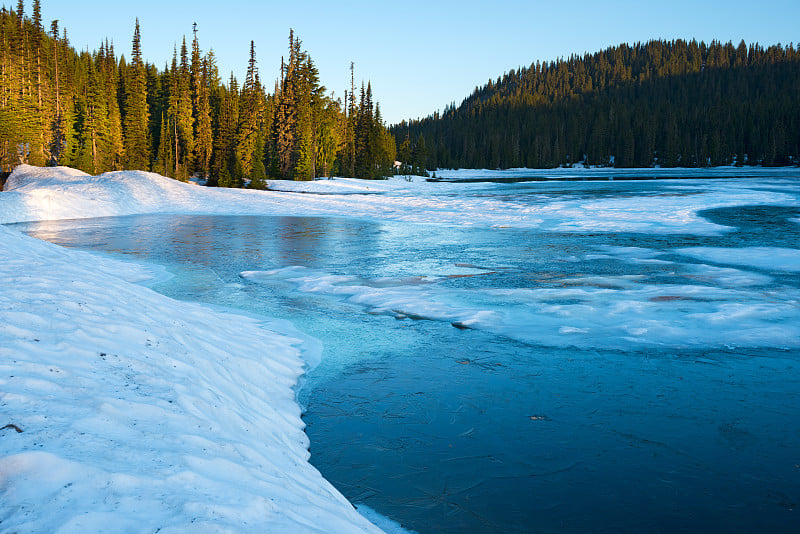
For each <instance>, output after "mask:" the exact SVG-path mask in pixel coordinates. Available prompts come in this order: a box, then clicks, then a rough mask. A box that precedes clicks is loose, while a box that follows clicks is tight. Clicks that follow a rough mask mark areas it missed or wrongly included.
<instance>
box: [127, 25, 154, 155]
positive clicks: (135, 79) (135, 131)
mask: <svg viewBox="0 0 800 534" xmlns="http://www.w3.org/2000/svg"><path fill="white" fill-rule="evenodd" d="M149 113H150V112H149V110H148V109H147V72H146V70H145V65H144V62H143V61H142V49H141V42H140V33H139V19H136V29H135V31H134V34H133V55H132V57H131V64H130V66H129V68H128V71H127V73H126V75H125V122H124V134H125V135H124V141H125V145H124V151H125V168H127V169H148V168H150V136H149V121H150V115H149Z"/></svg>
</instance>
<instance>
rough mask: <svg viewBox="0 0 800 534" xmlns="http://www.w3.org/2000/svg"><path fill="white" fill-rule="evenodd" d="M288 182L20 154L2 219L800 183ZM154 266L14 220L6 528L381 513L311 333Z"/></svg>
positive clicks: (615, 213) (582, 220)
mask: <svg viewBox="0 0 800 534" xmlns="http://www.w3.org/2000/svg"><path fill="white" fill-rule="evenodd" d="M765 176H767V177H769V176H770V174H769V173H765ZM270 186H271V187H272V188H273V189H276V190H280V191H269V192H257V191H243V190H221V189H207V188H203V187H198V186H194V185H189V184H182V183H179V182H176V181H174V180H171V179H168V178H164V177H161V176H158V175H155V174H152V173H144V172H117V173H108V174H105V175H102V176H98V177H92V176H88V175H86V174H84V173H81V172H79V171H75V170H72V169H66V168H55V169H52V168H48V169H40V168H34V167H28V166H20V167H18V168H17V169H16V170H15V172H14V173H13V174H12V176H11V177H10V178H9V180H8V183H7V184H6V188H5V191H4V192H2V193H0V224H5V223H13V222H21V221H36V220H55V219H68V218H85V217H99V216H115V215H129V214H143V213H207V214H268V215H269V214H275V215H326V216H341V217H344V216H347V217H357V218H365V219H375V220H382V219H390V220H398V221H409V222H414V223H430V222H434V223H437V224H453V225H456V224H458V225H480V226H498V227H503V226H514V227H541V228H548V229H553V230H560V231H625V230H636V231H647V232H653V233H666V234H668V233H678V232H691V233H699V234H703V233H717V232H720V231H723V230H724V228H723V227H720V226H717V225H715V224H713V223H711V222H709V221H707V220H705V219H703V218H701V217H699V216H698V215H697V212H698V211H699V210H702V209H708V208H713V207H724V206H735V205H747V204H794V203H795V202H796V200H795V197H794V196H792V195H789V194H783V193H781V192H780V191H779V188H773V189H771V190H766V189H763V188H760V187H754V186H753V184H752V183H742V184H737V183H731V181H725V183H724V184H722V183H721V182H719V181H711V182H709V183H708V184H707V185H704V186H703V192H702V193H700V194H695V193H693V194H687V195H683V194H681V189H680V188H681V187H682V185H681V184H680V183H677V185H676V190H675V195H669V196H658V197H642V198H639V199H637V201H636V202H630V201H626V200H624V199H619V198H609V199H592V200H585V199H575V200H570V199H565V198H559V199H558V200H557V201H553V202H548V201H543V202H542V203H541V204H540V205H537V206H530V205H522V204H517V203H515V202H510V201H498V200H497V199H493V198H477V197H472V196H465V195H457V194H450V193H452V192H458V191H463V190H465V189H467V190H468V189H469V188H470V187H475V186H473V185H471V184H429V183H426V182H424V181H417V182H413V183H411V182H406V181H405V180H402V179H395V180H389V181H381V182H363V181H358V180H346V179H337V180H330V181H328V180H326V181H319V182H312V183H299V184H296V183H291V182H271V183H270ZM376 192H378V193H381V194H373V193H376ZM308 193H318V194H308ZM353 195H357V198H354V196H353ZM700 252H703V253H707V251H700ZM698 253H699V252H698ZM790 260H791V261H794V259H793V258H788V260H787V261H790ZM150 276H152V273H149V272H148V271H147V270H146V269H144V268H143V267H140V266H138V265H136V264H132V263H125V262H119V261H115V260H109V259H103V258H99V257H98V256H94V255H90V254H85V253H82V252H77V251H71V250H66V249H62V248H59V247H56V246H54V245H51V244H48V243H43V242H40V241H38V240H35V239H32V238H29V237H26V236H23V235H21V234H20V233H18V232H16V231H14V230H12V229H10V228H7V227H3V226H0V427H3V426H5V425H14V426H9V427H7V428H4V429H3V430H2V431H0V526H2V531H8V532H64V533H67V532H156V531H158V532H186V531H191V532H378V531H379V529H377V528H376V527H375V526H374V525H372V524H370V523H369V522H368V521H367V520H365V519H364V518H363V517H362V516H360V515H359V514H358V513H357V512H356V511H355V510H354V509H353V507H352V506H351V505H350V504H349V503H348V502H347V501H346V500H345V499H344V498H343V497H342V496H341V495H340V494H339V492H338V491H337V490H336V489H335V488H333V487H332V486H331V485H330V484H328V483H327V482H326V481H325V480H324V479H323V478H322V477H321V476H320V474H319V473H318V472H317V471H316V469H314V468H313V467H312V466H311V465H310V464H309V463H308V452H307V446H308V441H307V438H306V437H305V435H304V433H303V423H302V421H301V419H300V408H299V406H298V405H297V402H296V398H295V391H294V389H293V388H294V387H295V386H296V384H297V380H298V378H299V376H300V375H301V374H302V373H303V370H304V360H303V357H304V354H302V350H308V347H309V344H308V343H303V339H302V336H301V334H299V333H298V332H295V331H293V329H292V327H291V325H288V324H284V323H279V322H269V320H267V319H264V318H254V317H247V316H243V315H241V314H236V313H232V312H229V311H225V310H219V309H215V308H211V307H208V306H203V305H199V304H192V303H185V302H178V301H175V300H171V299H169V298H167V297H164V296H162V295H159V294H157V293H155V292H153V291H151V290H149V289H147V288H145V287H142V286H141V285H138V282H142V281H144V280H146V279H147V278H148V277H150ZM17 428H18V429H20V430H22V432H17V430H16V429H17Z"/></svg>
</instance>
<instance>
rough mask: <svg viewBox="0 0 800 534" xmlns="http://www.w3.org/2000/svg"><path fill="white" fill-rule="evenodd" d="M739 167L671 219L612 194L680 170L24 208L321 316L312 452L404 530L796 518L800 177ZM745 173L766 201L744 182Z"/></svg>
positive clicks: (208, 296) (296, 315)
mask: <svg viewBox="0 0 800 534" xmlns="http://www.w3.org/2000/svg"><path fill="white" fill-rule="evenodd" d="M748 180H749V179H747V180H739V181H736V180H731V181H728V182H724V183H719V184H716V185H714V194H715V195H716V196H715V197H714V198H716V199H721V200H720V201H719V203H718V204H715V205H714V206H712V209H709V210H707V211H704V212H701V213H700V215H701V219H702V220H701V221H699V222H698V223H697V224H696V225H685V228H684V231H682V232H676V231H675V230H674V227H673V226H670V224H671V223H669V221H668V218H669V217H670V216H671V215H672V214H671V213H666V212H665V213H661V214H659V213H656V214H652V213H650V214H647V213H643V214H642V218H646V217H650V218H649V219H648V220H647V224H645V225H642V226H640V225H639V223H640V222H641V221H639V220H637V219H635V218H630V216H629V214H626V213H623V214H622V215H620V214H619V212H614V210H615V209H616V208H615V206H630V205H641V206H648V205H652V203H653V202H654V201H656V200H659V201H660V200H662V199H667V200H669V201H670V202H674V206H676V208H675V211H676V212H677V211H680V207H681V205H682V204H681V202H682V199H685V198H690V197H692V196H694V195H698V194H705V193H706V191H707V189H706V187H705V186H704V185H700V183H699V182H696V181H648V182H617V181H615V182H585V183H583V182H575V183H563V182H552V183H531V184H525V183H522V184H478V185H475V184H470V186H469V188H467V189H463V190H453V189H443V190H442V192H441V193H435V192H434V193H428V194H429V195H430V198H429V200H430V201H431V202H435V201H436V200H437V195H438V196H440V197H441V198H444V197H448V198H450V199H452V197H458V198H459V199H461V198H463V199H464V202H465V203H469V202H475V203H477V202H482V201H483V200H485V199H487V198H488V199H490V200H491V201H492V202H495V203H498V204H503V203H506V204H514V205H518V206H519V209H520V210H525V209H527V208H529V207H530V208H544V207H550V206H559V205H560V206H562V207H563V208H562V210H561V211H560V212H559V213H558V214H557V215H552V216H551V217H550V219H546V220H545V222H544V223H543V224H542V225H541V227H539V228H529V229H520V228H503V227H485V226H482V225H481V224H480V223H481V221H479V220H478V221H475V224H474V225H473V226H470V227H464V226H461V227H458V226H447V225H440V224H424V225H423V224H413V223H407V222H374V221H366V220H357V219H347V218H332V217H273V216H200V215H146V216H129V217H111V218H98V219H89V220H72V221H54V222H41V223H32V224H25V225H17V227H18V228H21V229H24V230H25V231H26V232H27V233H29V234H31V235H34V236H36V237H39V238H43V239H46V240H49V241H52V242H55V243H58V244H62V245H65V246H69V247H77V248H84V249H90V250H95V251H99V252H104V253H113V254H123V255H134V256H135V257H137V258H139V259H142V260H144V261H148V262H155V263H159V264H161V265H164V266H166V268H167V269H168V270H169V271H170V272H171V273H172V274H173V275H174V276H173V277H172V278H170V279H169V280H166V281H160V282H158V283H157V284H156V285H155V286H154V288H155V289H157V290H158V291H160V292H162V293H165V294H167V295H169V296H173V297H177V298H180V299H185V300H196V301H202V302H208V303H213V304H217V305H222V306H227V307H234V308H239V309H244V310H247V311H248V312H252V313H257V314H263V315H269V316H272V317H279V318H287V319H290V320H291V321H292V322H293V323H294V324H295V325H296V326H297V327H298V328H299V329H300V330H302V331H304V332H306V333H308V334H310V335H311V336H313V337H314V338H316V339H318V340H320V341H321V342H322V345H323V347H324V349H323V353H322V360H321V363H320V364H319V365H318V366H317V367H316V368H315V369H314V370H313V371H312V372H311V373H309V375H308V377H307V379H306V382H305V384H304V387H303V389H302V390H301V391H300V399H301V401H302V402H303V404H304V405H305V406H306V408H307V412H306V415H305V421H306V423H307V425H308V427H307V433H308V435H309V437H310V439H311V452H312V463H313V464H314V465H315V466H316V467H317V468H318V469H319V470H320V471H321V472H322V474H323V475H324V476H325V477H326V478H327V479H328V480H330V481H331V482H332V483H333V484H334V485H335V486H337V488H339V489H340V490H341V491H342V493H344V494H345V496H347V497H348V498H349V499H350V500H351V501H353V502H354V503H356V504H361V503H363V504H366V505H367V506H369V507H371V508H373V509H375V510H377V511H378V512H380V513H382V514H385V515H387V516H389V517H391V518H393V519H395V520H397V521H400V522H401V523H403V525H404V526H406V527H408V528H410V529H413V530H417V531H419V532H530V531H537V532H538V531H543V532H548V531H553V532H583V531H586V530H591V531H601V532H620V531H664V532H671V531H678V530H692V531H701V530H709V531H742V532H747V531H784V532H794V531H797V530H798V529H800V519H799V518H798V509H797V507H798V504H800V403H798V402H797V400H796V398H795V397H796V395H797V391H798V390H800V360H799V359H798V356H800V250H798V243H800V223H799V222H798V221H800V208H798V206H800V182H798V181H797V179H796V178H795V179H780V178H777V179H771V180H768V181H766V183H764V184H763V185H762V184H760V183H754V182H753V181H748ZM742 184H744V185H745V186H747V188H748V191H752V190H754V189H755V190H763V191H765V192H767V193H770V194H771V195H772V197H771V198H775V195H779V197H780V198H782V199H783V201H781V202H775V201H774V200H773V201H772V202H770V203H768V204H759V203H758V202H757V198H758V197H757V196H753V195H749V196H747V197H746V198H748V199H752V198H756V201H751V200H748V201H747V202H745V204H746V205H737V201H736V200H735V198H736V197H737V195H740V194H741V187H742ZM728 188H729V190H728ZM385 194H386V195H390V194H395V193H385ZM404 194H409V193H397V195H398V196H402V195H404ZM726 198H733V199H734V200H733V201H730V202H726V201H725V199H726ZM595 201H596V202H597V203H598V206H601V208H602V209H600V208H598V210H597V211H595V212H591V211H589V210H587V209H586V208H585V207H586V206H591V203H592V202H595ZM740 203H741V202H740ZM573 205H580V206H583V207H584V208H583V211H580V212H579V211H577V210H575V213H574V217H575V220H576V221H579V222H580V224H579V225H577V226H571V223H572V221H571V220H570V216H571V213H572V212H571V211H570V210H571V209H572V208H571V207H570V206H573ZM720 205H721V206H722V207H719V206H720ZM620 211H621V210H620ZM606 212H613V213H612V216H614V217H618V220H620V221H624V224H622V223H620V224H618V228H617V229H616V230H614V229H613V228H612V229H609V228H608V226H607V225H606V226H603V225H602V224H600V223H601V222H602V221H600V220H598V221H597V222H598V226H597V228H596V229H592V219H591V217H587V213H590V214H591V213H595V214H597V216H598V217H602V216H603V214H604V213H606ZM487 217H488V214H487ZM681 220H685V218H683V219H681ZM663 221H666V222H667V224H661V223H662V222H663ZM495 226H496V225H495ZM665 228H666V230H665ZM316 350H317V348H316V347H312V346H309V347H308V352H309V358H313V357H315V356H316V354H315V352H316Z"/></svg>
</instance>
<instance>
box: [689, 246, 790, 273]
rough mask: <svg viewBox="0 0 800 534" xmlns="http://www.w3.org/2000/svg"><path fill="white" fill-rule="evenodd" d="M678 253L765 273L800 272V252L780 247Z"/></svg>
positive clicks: (693, 250) (698, 248)
mask: <svg viewBox="0 0 800 534" xmlns="http://www.w3.org/2000/svg"><path fill="white" fill-rule="evenodd" d="M676 252H678V253H680V254H683V255H684V256H690V257H692V258H697V259H699V260H703V261H712V262H715V263H724V264H730V265H744V266H747V267H755V268H757V269H763V270H765V271H790V272H798V271H800V250H797V249H792V248H778V247H744V248H721V247H692V248H681V249H677V250H676Z"/></svg>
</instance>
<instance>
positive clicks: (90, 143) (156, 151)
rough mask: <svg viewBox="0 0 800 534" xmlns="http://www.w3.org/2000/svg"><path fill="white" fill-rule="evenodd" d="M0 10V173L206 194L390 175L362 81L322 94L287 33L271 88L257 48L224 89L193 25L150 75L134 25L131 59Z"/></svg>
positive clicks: (388, 148)
mask: <svg viewBox="0 0 800 534" xmlns="http://www.w3.org/2000/svg"><path fill="white" fill-rule="evenodd" d="M24 10H25V6H24V3H23V1H22V0H20V1H19V2H18V4H17V8H16V10H14V9H7V8H6V7H5V6H4V7H3V8H2V11H0V170H2V171H9V170H11V168H13V166H15V165H17V164H19V163H29V164H32V165H40V166H43V165H67V166H70V167H75V168H78V169H81V170H83V171H85V172H88V173H90V174H100V173H103V172H106V171H113V170H123V169H124V170H147V171H153V172H157V173H159V174H162V175H165V176H169V177H172V178H176V179H179V180H184V181H185V180H187V179H189V178H190V177H199V178H203V179H205V180H207V181H208V184H209V185H219V186H223V187H242V186H244V185H247V186H249V187H252V188H264V187H266V179H267V178H279V179H290V180H312V179H314V178H317V177H323V176H332V175H340V176H353V177H359V178H368V179H375V178H379V177H382V176H385V175H387V174H390V173H391V169H392V165H393V164H394V161H395V146H396V145H395V140H394V139H393V137H392V135H391V133H390V132H389V131H388V129H387V127H386V125H385V124H384V122H383V119H382V117H381V112H380V105H379V104H378V103H376V102H375V101H374V100H373V95H372V87H371V84H370V83H367V84H366V87H365V86H364V84H363V83H362V84H361V87H360V91H358V94H356V93H357V89H356V87H355V80H354V72H353V69H354V67H353V65H352V63H351V84H350V87H349V89H348V90H346V91H345V92H344V99H343V100H342V99H338V98H334V97H333V93H331V94H327V89H326V88H325V86H323V85H322V84H321V81H320V80H319V73H318V70H317V67H316V66H315V64H314V62H313V60H312V59H311V56H310V55H309V53H308V52H307V51H305V50H303V48H302V43H301V41H300V39H299V38H298V37H296V36H295V35H294V32H293V31H291V30H290V31H289V39H288V43H289V46H288V51H287V55H286V56H285V57H284V58H283V59H282V61H281V64H282V66H281V70H280V73H279V75H278V76H276V80H275V84H274V88H273V89H272V91H271V92H268V91H267V90H266V89H265V87H264V85H263V84H262V82H261V78H260V76H259V71H258V64H257V61H256V51H255V43H253V42H251V45H250V55H249V62H248V67H247V73H246V76H245V79H244V81H243V82H242V83H241V84H240V82H239V81H238V80H237V79H236V78H235V77H234V76H233V74H231V76H230V78H229V79H228V80H226V81H225V82H223V81H222V79H221V77H220V74H219V71H218V68H217V65H216V60H215V57H214V54H213V52H207V53H203V51H202V50H201V48H200V43H199V42H198V38H197V29H196V27H195V28H193V29H194V31H193V35H192V39H191V42H190V43H188V44H187V41H186V37H185V36H184V37H183V40H182V43H181V45H180V47H178V46H176V47H175V49H174V50H173V58H172V64H171V65H168V66H165V67H164V69H163V70H159V69H158V68H157V67H156V66H155V65H152V64H150V63H148V62H146V61H145V59H144V58H142V53H141V36H140V28H139V21H138V20H137V21H136V25H135V28H133V39H132V48H131V55H130V59H129V60H126V58H125V56H124V55H120V56H119V57H118V56H117V54H116V52H115V50H114V46H113V45H112V44H109V42H108V41H107V40H106V41H105V42H102V43H101V44H100V46H99V49H98V50H96V51H94V52H91V53H90V52H89V51H81V52H78V51H76V50H75V49H74V48H73V47H72V46H71V45H70V43H69V39H68V36H67V31H66V29H61V28H59V25H58V21H53V22H52V23H50V25H49V29H48V30H46V29H45V28H44V26H43V23H42V19H41V4H40V1H39V0H34V2H33V5H32V15H31V16H30V17H28V16H26V14H25V11H24Z"/></svg>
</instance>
